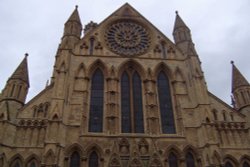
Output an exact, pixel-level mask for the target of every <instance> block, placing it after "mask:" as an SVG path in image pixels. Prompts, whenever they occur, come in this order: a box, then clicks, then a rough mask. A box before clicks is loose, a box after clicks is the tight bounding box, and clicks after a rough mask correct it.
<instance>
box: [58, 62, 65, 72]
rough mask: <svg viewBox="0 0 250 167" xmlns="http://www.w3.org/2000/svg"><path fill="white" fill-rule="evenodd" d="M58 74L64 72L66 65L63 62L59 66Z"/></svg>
mask: <svg viewBox="0 0 250 167" xmlns="http://www.w3.org/2000/svg"><path fill="white" fill-rule="evenodd" d="M59 72H66V64H65V62H64V61H63V62H62V63H61V65H60V66H59Z"/></svg>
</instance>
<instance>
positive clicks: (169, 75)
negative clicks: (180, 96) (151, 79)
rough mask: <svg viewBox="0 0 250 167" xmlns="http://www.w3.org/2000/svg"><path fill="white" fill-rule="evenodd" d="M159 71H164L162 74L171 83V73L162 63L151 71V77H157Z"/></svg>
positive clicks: (173, 78)
mask: <svg viewBox="0 0 250 167" xmlns="http://www.w3.org/2000/svg"><path fill="white" fill-rule="evenodd" d="M160 71H164V73H165V74H166V75H167V76H168V78H169V79H170V80H171V81H172V80H175V77H174V74H173V71H172V70H171V69H170V67H169V66H168V65H167V64H165V63H164V62H161V63H159V64H157V65H156V66H155V68H154V70H153V74H154V75H153V76H158V74H159V73H160Z"/></svg>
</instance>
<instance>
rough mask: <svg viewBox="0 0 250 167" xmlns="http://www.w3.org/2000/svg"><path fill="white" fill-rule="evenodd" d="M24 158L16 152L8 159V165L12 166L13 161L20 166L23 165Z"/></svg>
mask: <svg viewBox="0 0 250 167" xmlns="http://www.w3.org/2000/svg"><path fill="white" fill-rule="evenodd" d="M23 162H24V159H23V157H22V156H21V155H20V154H19V153H18V154H16V155H14V156H13V157H12V158H10V160H9V165H10V167H14V165H15V163H19V164H20V167H22V166H23Z"/></svg>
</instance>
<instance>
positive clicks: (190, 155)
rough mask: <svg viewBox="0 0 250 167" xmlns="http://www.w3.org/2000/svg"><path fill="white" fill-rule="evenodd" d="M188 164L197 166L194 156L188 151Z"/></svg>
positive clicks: (192, 166)
mask: <svg viewBox="0 0 250 167" xmlns="http://www.w3.org/2000/svg"><path fill="white" fill-rule="evenodd" d="M186 166H187V167H195V161H194V156H193V154H192V153H190V152H188V153H187V155H186Z"/></svg>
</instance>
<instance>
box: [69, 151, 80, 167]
mask: <svg viewBox="0 0 250 167" xmlns="http://www.w3.org/2000/svg"><path fill="white" fill-rule="evenodd" d="M70 167H80V155H79V154H78V152H76V151H75V152H73V154H72V155H71V156H70Z"/></svg>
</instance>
